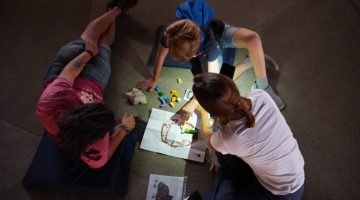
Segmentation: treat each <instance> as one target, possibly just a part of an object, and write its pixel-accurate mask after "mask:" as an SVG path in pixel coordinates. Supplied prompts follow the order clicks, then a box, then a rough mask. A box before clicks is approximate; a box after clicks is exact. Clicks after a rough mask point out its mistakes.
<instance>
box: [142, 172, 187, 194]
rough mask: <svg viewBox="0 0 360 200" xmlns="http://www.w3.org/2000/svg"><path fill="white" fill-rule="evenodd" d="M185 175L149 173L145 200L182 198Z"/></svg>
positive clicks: (184, 187) (184, 192) (184, 189)
mask: <svg viewBox="0 0 360 200" xmlns="http://www.w3.org/2000/svg"><path fill="white" fill-rule="evenodd" d="M186 181H187V177H177V176H163V175H157V174H150V178H149V185H148V190H147V195H146V200H183V199H184V195H185V194H186Z"/></svg>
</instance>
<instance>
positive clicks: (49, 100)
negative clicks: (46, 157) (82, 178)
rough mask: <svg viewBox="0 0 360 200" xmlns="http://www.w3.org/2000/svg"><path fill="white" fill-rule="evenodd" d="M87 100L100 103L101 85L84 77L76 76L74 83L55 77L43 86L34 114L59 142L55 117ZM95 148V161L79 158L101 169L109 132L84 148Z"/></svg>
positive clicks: (108, 144) (101, 97) (85, 102)
mask: <svg viewBox="0 0 360 200" xmlns="http://www.w3.org/2000/svg"><path fill="white" fill-rule="evenodd" d="M87 103H103V87H102V86H101V84H99V83H97V82H95V81H92V80H90V79H88V78H85V77H77V78H76V79H75V81H74V84H73V85H72V86H71V82H70V81H69V80H67V79H65V78H62V77H58V78H56V79H55V80H54V81H52V82H51V83H49V84H48V85H47V86H46V88H45V89H44V91H43V93H42V95H41V97H40V100H39V102H38V104H37V115H38V117H39V119H40V121H41V124H42V126H43V127H44V128H45V130H46V131H47V132H48V133H49V134H50V136H51V137H52V138H53V139H54V141H56V142H58V141H59V139H58V137H57V136H58V132H59V127H58V125H57V119H58V117H59V116H60V114H62V113H64V112H67V111H70V110H72V109H74V108H75V107H77V106H80V105H83V104H87ZM89 150H97V151H99V155H100V156H101V158H100V159H99V160H97V161H95V160H91V159H89V158H87V157H86V156H81V159H82V160H83V161H84V162H85V163H86V164H87V165H88V166H89V167H91V168H100V167H102V166H103V165H105V163H106V162H107V161H108V160H109V157H110V134H109V133H107V134H106V135H105V137H104V138H102V139H100V140H98V141H96V142H95V143H94V144H92V145H90V146H89V147H88V148H87V150H86V151H89Z"/></svg>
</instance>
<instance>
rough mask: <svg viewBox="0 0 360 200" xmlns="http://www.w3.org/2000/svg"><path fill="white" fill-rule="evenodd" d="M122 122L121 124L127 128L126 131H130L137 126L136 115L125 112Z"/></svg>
mask: <svg viewBox="0 0 360 200" xmlns="http://www.w3.org/2000/svg"><path fill="white" fill-rule="evenodd" d="M120 124H121V126H123V127H124V128H125V130H126V131H128V132H130V131H131V130H133V129H134V128H135V117H134V115H132V114H129V113H125V114H124V115H123V116H122V117H121V122H120Z"/></svg>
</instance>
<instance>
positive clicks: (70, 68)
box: [59, 41, 99, 85]
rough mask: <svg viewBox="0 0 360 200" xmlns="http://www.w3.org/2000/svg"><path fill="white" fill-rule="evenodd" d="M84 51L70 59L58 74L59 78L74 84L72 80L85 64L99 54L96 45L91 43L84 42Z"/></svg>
mask: <svg viewBox="0 0 360 200" xmlns="http://www.w3.org/2000/svg"><path fill="white" fill-rule="evenodd" d="M85 42H86V43H85V51H83V52H82V53H80V54H79V55H78V56H76V57H75V58H74V59H72V60H71V61H70V62H69V63H68V64H67V65H66V66H65V67H64V68H63V69H62V71H61V72H60V74H59V77H62V78H65V79H67V80H69V81H70V82H71V85H72V84H73V83H74V80H75V78H76V77H77V76H79V74H80V73H81V72H82V70H83V69H84V67H85V65H86V63H88V62H89V60H90V59H91V58H92V56H95V55H96V54H97V53H98V52H99V48H98V46H97V44H96V43H93V42H91V41H85Z"/></svg>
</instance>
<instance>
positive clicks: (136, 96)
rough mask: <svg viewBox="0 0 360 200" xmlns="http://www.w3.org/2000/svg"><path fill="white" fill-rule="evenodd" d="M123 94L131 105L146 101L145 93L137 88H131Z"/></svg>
mask: <svg viewBox="0 0 360 200" xmlns="http://www.w3.org/2000/svg"><path fill="white" fill-rule="evenodd" d="M125 95H126V96H127V97H128V99H129V101H130V102H131V103H132V104H133V105H136V104H146V103H147V102H146V96H145V94H144V93H143V92H141V90H139V89H137V88H132V89H131V90H130V91H129V92H126V93H125Z"/></svg>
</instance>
